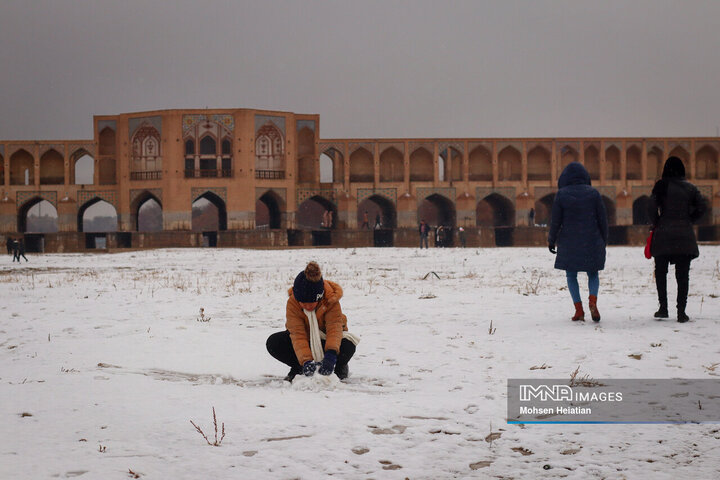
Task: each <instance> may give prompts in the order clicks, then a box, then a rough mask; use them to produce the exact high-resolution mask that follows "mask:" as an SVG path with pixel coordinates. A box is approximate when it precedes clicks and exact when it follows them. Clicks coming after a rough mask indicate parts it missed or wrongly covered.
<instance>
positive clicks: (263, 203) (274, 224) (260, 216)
mask: <svg viewBox="0 0 720 480" xmlns="http://www.w3.org/2000/svg"><path fill="white" fill-rule="evenodd" d="M284 205H285V202H283V200H282V198H280V196H279V195H278V194H277V193H275V192H273V191H272V190H268V191H267V192H265V193H264V194H263V195H262V196H261V197H260V198H258V199H257V201H256V202H255V228H270V229H277V228H282V211H283V209H284Z"/></svg>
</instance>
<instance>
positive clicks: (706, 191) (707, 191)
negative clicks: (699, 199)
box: [697, 185, 713, 207]
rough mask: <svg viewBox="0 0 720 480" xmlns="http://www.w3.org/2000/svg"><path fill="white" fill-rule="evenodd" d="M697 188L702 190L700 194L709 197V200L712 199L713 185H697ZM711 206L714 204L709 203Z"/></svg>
mask: <svg viewBox="0 0 720 480" xmlns="http://www.w3.org/2000/svg"><path fill="white" fill-rule="evenodd" d="M697 189H698V190H700V194H701V195H702V196H703V197H705V198H707V199H708V200H710V201H712V190H713V189H712V185H697ZM708 206H709V207H712V205H708Z"/></svg>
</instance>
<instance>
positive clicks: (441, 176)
mask: <svg viewBox="0 0 720 480" xmlns="http://www.w3.org/2000/svg"><path fill="white" fill-rule="evenodd" d="M437 166H438V171H437V175H438V177H437V179H438V182H444V181H445V167H446V165H445V157H443V156H442V155H438V159H437Z"/></svg>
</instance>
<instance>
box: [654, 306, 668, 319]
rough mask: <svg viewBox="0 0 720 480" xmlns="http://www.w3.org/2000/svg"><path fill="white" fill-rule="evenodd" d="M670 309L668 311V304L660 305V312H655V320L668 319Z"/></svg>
mask: <svg viewBox="0 0 720 480" xmlns="http://www.w3.org/2000/svg"><path fill="white" fill-rule="evenodd" d="M668 316H669V315H668V309H667V303H666V304H662V303H661V304H660V308H658V311H657V312H655V318H668Z"/></svg>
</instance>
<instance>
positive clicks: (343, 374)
mask: <svg viewBox="0 0 720 480" xmlns="http://www.w3.org/2000/svg"><path fill="white" fill-rule="evenodd" d="M349 374H350V368H349V367H348V364H347V363H346V364H344V365H339V364H338V365H335V375H337V377H338V378H339V379H340V380H345V379H346V378H347V377H348V375H349Z"/></svg>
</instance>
